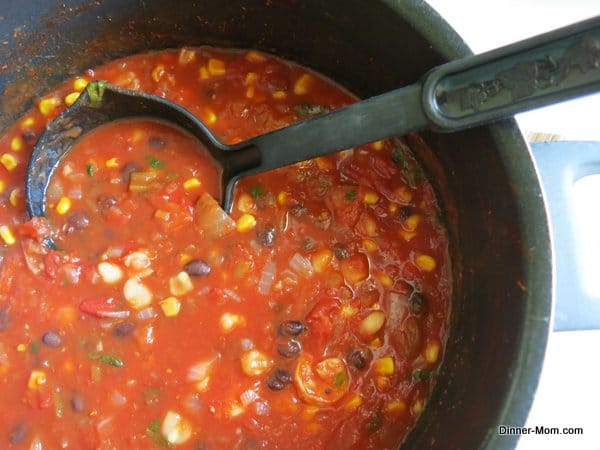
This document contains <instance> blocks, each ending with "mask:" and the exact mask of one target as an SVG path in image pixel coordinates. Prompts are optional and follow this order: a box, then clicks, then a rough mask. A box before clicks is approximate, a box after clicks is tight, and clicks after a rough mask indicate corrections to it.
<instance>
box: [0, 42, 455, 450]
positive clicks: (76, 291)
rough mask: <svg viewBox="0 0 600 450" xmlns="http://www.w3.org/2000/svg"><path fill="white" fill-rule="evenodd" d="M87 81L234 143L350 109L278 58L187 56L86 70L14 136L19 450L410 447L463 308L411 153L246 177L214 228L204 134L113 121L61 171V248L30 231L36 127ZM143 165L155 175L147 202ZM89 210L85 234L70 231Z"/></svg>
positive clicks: (8, 395) (7, 285) (141, 58)
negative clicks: (170, 104)
mask: <svg viewBox="0 0 600 450" xmlns="http://www.w3.org/2000/svg"><path fill="white" fill-rule="evenodd" d="M249 74H250V75H249ZM91 79H106V80H108V81H109V82H112V83H115V84H119V85H121V86H124V87H128V88H134V89H142V90H144V91H148V92H152V93H155V94H158V95H163V96H165V97H167V98H169V99H171V100H174V101H176V102H178V103H180V104H181V105H182V106H184V107H186V108H188V109H190V110H191V111H192V112H193V113H195V114H196V115H198V117H199V118H200V119H201V120H203V121H205V123H207V125H208V126H209V127H210V129H211V130H212V131H213V132H214V133H215V135H216V136H217V137H218V138H219V139H222V140H223V141H224V142H227V143H233V142H237V141H240V140H244V139H247V138H249V137H251V136H254V135H257V134H260V133H263V132H266V131H270V130H272V129H275V128H278V127H281V126H284V125H286V124H288V123H292V122H294V121H297V120H300V119H302V118H305V117H307V116H310V115H313V114H319V113H322V112H324V111H325V110H329V109H334V108H338V107H340V106H343V105H345V104H348V103H351V102H353V101H354V97H352V96H351V95H350V94H348V93H347V92H346V91H344V90H343V89H341V88H339V87H338V86H336V85H334V84H333V83H331V82H330V81H328V80H326V79H324V78H322V77H320V76H318V75H316V74H314V73H312V72H309V71H307V70H306V69H304V68H302V67H300V66H297V65H294V64H291V63H288V62H286V61H282V60H280V59H276V58H274V57H271V56H267V55H263V54H262V53H257V52H254V51H247V52H246V51H231V50H219V49H214V48H198V49H183V50H179V51H164V52H158V53H152V54H144V55H136V56H132V57H128V58H124V59H122V60H118V61H114V62H111V63H108V64H106V65H105V66H102V67H100V68H97V69H94V70H90V71H88V72H87V73H86V74H85V76H84V77H82V78H79V79H74V80H69V81H67V82H65V83H64V84H63V85H62V86H60V87H59V88H58V89H57V90H56V91H55V92H53V93H51V94H49V95H48V96H46V97H44V99H42V101H41V102H39V103H38V105H37V106H38V107H37V108H35V109H33V110H31V111H30V112H28V113H27V115H26V116H24V118H22V119H21V120H20V121H19V122H18V123H17V124H15V126H14V127H13V128H11V129H10V130H8V132H7V133H6V134H5V135H4V136H3V137H1V138H0V148H1V149H10V150H7V151H6V153H8V154H10V155H13V156H14V157H15V158H16V160H17V165H16V166H15V167H14V168H12V170H8V169H7V170H4V169H2V168H0V170H2V171H3V173H2V180H3V181H4V183H5V185H4V193H5V194H4V195H5V197H4V198H3V199H2V200H3V201H1V202H0V225H5V226H6V229H4V232H3V233H0V237H1V238H2V241H0V243H3V244H4V260H3V264H2V268H1V271H0V295H1V297H0V339H1V340H0V385H2V391H3V393H5V394H4V395H3V397H2V400H0V402H2V405H3V407H2V409H3V411H5V413H4V414H3V415H2V416H1V417H0V429H3V430H6V433H7V434H8V438H7V439H8V440H7V441H6V443H7V444H3V445H8V446H9V448H13V447H14V448H17V447H18V446H19V445H30V444H31V443H32V442H35V440H39V442H41V443H43V444H44V448H46V446H48V447H49V448H58V447H60V446H64V445H67V446H68V447H71V448H98V449H112V448H132V449H135V448H140V449H141V448H154V447H161V446H169V445H172V444H175V446H176V447H177V448H206V449H232V448H254V447H257V448H280V449H294V448H303V449H311V448H314V449H321V448H356V449H359V448H360V449H369V448H373V449H384V448H396V447H397V446H398V445H399V443H400V442H401V441H402V440H403V439H404V437H405V436H406V434H407V433H408V431H409V430H410V428H411V427H412V425H413V424H414V422H415V420H416V419H417V418H418V416H419V415H420V413H421V411H422V409H423V407H424V404H425V402H426V401H427V396H428V394H429V392H430V390H431V387H432V384H433V382H434V379H435V378H434V377H435V371H436V369H437V367H438V365H439V362H440V360H441V355H442V354H443V346H444V343H445V340H446V333H447V323H448V315H449V307H450V306H449V303H450V295H451V278H450V273H451V271H450V259H449V255H448V246H447V237H446V233H445V230H444V228H443V226H442V225H441V224H440V221H439V215H440V211H439V207H438V206H437V203H436V199H435V195H434V192H433V190H432V188H431V186H430V184H429V183H428V182H427V180H426V179H425V178H424V177H423V174H422V172H421V170H420V168H419V166H418V164H417V163H416V161H415V160H414V158H413V157H412V155H411V153H410V150H409V149H408V147H407V146H406V144H404V143H403V141H401V140H389V141H382V142H378V143H374V144H370V145H366V146H363V147H359V148H356V149H354V150H349V151H343V152H340V153H338V154H335V155H331V156H328V157H324V158H319V159H317V160H313V161H308V162H305V163H300V164H297V165H294V166H290V167H287V168H282V169H279V170H276V171H272V172H269V173H265V174H260V175H257V176H253V177H250V178H247V179H244V180H242V181H241V182H240V183H239V184H238V186H237V187H236V195H235V202H234V209H233V212H232V216H231V217H232V219H233V220H232V221H231V222H227V221H224V223H225V225H223V226H222V227H221V226H219V227H215V224H214V223H210V220H208V219H207V218H211V220H212V219H215V218H216V219H217V220H221V219H223V217H222V216H220V215H219V214H218V210H217V209H216V208H215V206H214V204H211V203H210V202H209V201H208V200H207V193H208V194H213V195H214V194H215V193H216V180H217V178H216V175H217V174H216V172H215V171H213V170H210V169H211V167H212V166H211V165H210V162H209V161H207V160H206V159H205V158H204V157H203V156H202V153H201V152H198V151H197V150H196V149H195V148H194V143H193V142H191V140H190V139H191V138H189V137H187V136H186V135H184V134H182V133H179V132H177V131H175V130H173V129H170V128H169V127H166V126H165V125H162V124H157V123H153V122H140V121H130V122H120V123H117V124H111V125H108V126H106V127H104V128H101V129H99V130H97V131H95V132H94V133H92V134H90V135H88V136H86V137H84V138H83V139H82V140H81V141H80V142H78V144H77V145H76V148H74V149H73V150H72V152H71V153H70V154H69V155H67V157H66V158H65V160H64V161H63V162H62V163H61V166H60V167H59V168H58V169H57V172H56V174H55V176H54V179H53V180H52V183H53V188H52V189H53V193H52V194H51V195H49V199H48V207H49V221H50V223H51V224H52V227H53V229H54V230H58V231H59V234H58V236H57V238H56V241H57V243H58V244H59V245H60V248H61V250H60V251H56V252H55V251H49V250H47V249H45V248H44V247H41V246H40V245H39V243H38V242H37V240H39V236H38V234H40V233H38V232H37V231H36V230H39V226H37V227H36V226H31V223H27V222H26V219H27V218H26V214H25V210H24V201H23V199H22V195H21V193H22V190H23V175H24V166H25V162H26V159H27V157H28V155H29V152H30V150H31V146H32V145H33V143H34V141H35V135H38V134H39V133H40V131H41V129H42V128H43V126H44V125H45V123H46V122H47V121H48V120H51V118H53V117H54V116H55V115H56V114H58V113H59V112H60V110H62V108H63V107H64V105H63V103H64V101H63V99H64V98H65V97H66V96H67V95H68V94H70V93H71V92H72V91H73V92H77V90H80V89H82V88H83V85H84V82H83V81H81V80H91ZM48 99H57V100H56V101H51V102H50V106H51V107H49V108H46V107H45V106H48V104H47V103H44V100H48ZM59 103H60V104H59ZM44 105H45V106H44ZM32 122H33V123H32ZM15 138H18V139H20V142H21V148H19V149H18V150H15V148H16V146H13V145H12V144H13V141H14V139H15ZM113 158H116V159H114V160H113ZM111 161H112V162H111ZM4 162H6V161H4ZM4 162H3V161H2V160H0V163H2V164H3V165H4V168H5V169H6V168H7V166H6V164H4ZM128 163H129V164H130V165H129V168H132V166H131V163H135V165H136V167H133V172H138V173H149V172H152V173H155V174H156V175H155V177H156V178H153V179H152V180H151V182H150V183H146V184H145V182H142V183H141V190H138V188H139V186H138V188H134V189H133V190H132V189H131V187H132V178H131V175H129V171H128V170H125V172H124V168H125V167H126V165H127V164H128ZM9 166H10V164H9ZM128 175H129V178H128ZM151 177H154V175H152V176H151ZM134 178H135V177H134ZM146 178H147V177H146ZM190 179H197V180H198V181H199V182H198V183H196V182H193V183H192V184H190V185H188V187H187V188H185V187H184V183H185V182H186V181H188V180H190ZM156 180H158V181H156ZM146 181H147V179H146ZM134 186H137V185H136V184H135V183H134ZM15 189H17V190H18V191H17V193H16V194H11V193H12V192H13V191H14V190H15ZM74 193H75V194H74ZM79 196H80V197H81V198H78V197H79ZM62 197H68V198H69V201H68V202H66V203H65V201H63V207H64V205H65V204H68V208H67V210H66V211H64V212H63V214H60V213H59V211H58V210H57V208H58V205H59V204H60V202H61V198H62ZM99 197H100V198H99ZM107 197H113V198H114V199H115V200H116V203H114V204H112V203H113V202H112V201H110V202H109V203H110V204H109V205H108V207H106V205H105V200H106V198H107ZM115 208H118V209H119V211H120V213H121V214H119V211H115V210H114V209H115ZM58 209H60V208H58ZM82 212H83V213H85V214H84V216H85V217H86V218H87V223H86V224H85V225H84V226H80V227H73V223H72V221H73V219H72V216H73V215H74V214H76V213H78V214H79V219H81V217H82ZM163 213H165V214H163ZM213 213H215V214H216V215H213ZM223 220H225V219H223ZM207 221H208V222H209V223H207ZM221 225H222V224H221ZM6 230H8V231H9V233H10V234H6ZM215 230H216V231H215ZM0 231H2V229H0ZM36 233H37V234H36ZM11 235H12V237H13V239H10V236H11ZM32 238H33V239H32ZM36 239H37V240H36ZM132 255H133V256H132ZM190 261H195V263H194V264H195V266H193V267H192V266H189V265H188V266H186V264H188V263H190ZM198 261H200V263H198ZM101 263H104V266H102V268H103V269H104V270H101V266H100V264H101ZM107 264H108V265H107ZM186 268H187V269H186ZM208 268H210V270H208ZM186 270H188V271H189V272H190V273H193V274H195V275H191V276H185V275H183V276H179V275H180V274H181V273H187V272H186ZM271 273H273V275H272V276H270V274H271ZM130 279H133V280H134V282H132V283H130V285H129V288H132V289H133V291H132V292H133V293H134V295H130V296H127V295H126V294H125V291H126V288H125V285H126V284H127V283H129V280H130ZM173 280H174V281H173ZM190 285H191V287H190ZM173 286H174V287H173ZM140 290H141V291H140ZM140 292H141V293H140ZM148 293H150V294H151V296H152V298H151V299H150V300H148V298H147V295H148ZM132 298H133V300H132ZM140 299H141V300H140ZM173 299H174V300H173ZM382 318H383V324H381V322H382V321H381V319H382ZM378 327H380V328H378ZM373 329H375V331H372V330H373ZM370 330H371V331H370ZM48 332H51V334H50V335H47V333H48ZM52 333H53V334H52ZM54 334H56V335H58V337H59V338H58V341H60V342H58V345H56V344H57V342H56V341H57V339H56V336H54ZM53 339H54V340H53ZM46 341H47V342H49V343H50V344H53V345H54V346H53V345H48V344H47V343H45V342H46ZM277 370H279V372H278V371H277ZM35 371H38V372H35ZM32 373H33V374H34V375H32ZM40 373H41V375H40ZM36 374H37V377H38V378H36ZM290 377H291V378H292V381H291V382H290V380H289V378H290ZM32 380H33V381H32ZM36 380H37V381H38V382H36ZM42 380H43V382H42ZM9 405H10V407H9ZM169 412H171V413H169ZM174 414H176V415H178V416H175V415H174ZM173 418H175V419H174V422H175V425H173V424H171V431H172V434H171V435H169V434H168V433H166V432H165V430H164V427H165V423H166V422H169V420H171V419H173ZM178 418H180V419H181V421H180V422H179V423H176V422H177V420H178ZM167 428H168V427H167ZM173 430H175V431H173ZM177 433H179V434H177ZM184 438H185V439H184ZM169 440H170V441H171V442H169ZM179 441H182V442H179ZM202 446H204V447H202Z"/></svg>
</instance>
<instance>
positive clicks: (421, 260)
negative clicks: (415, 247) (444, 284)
mask: <svg viewBox="0 0 600 450" xmlns="http://www.w3.org/2000/svg"><path fill="white" fill-rule="evenodd" d="M415 263H416V264H417V267H418V268H419V269H421V270H424V271H425V272H431V271H433V270H435V267H436V262H435V259H433V257H431V256H429V255H419V256H417V258H416V259H415Z"/></svg>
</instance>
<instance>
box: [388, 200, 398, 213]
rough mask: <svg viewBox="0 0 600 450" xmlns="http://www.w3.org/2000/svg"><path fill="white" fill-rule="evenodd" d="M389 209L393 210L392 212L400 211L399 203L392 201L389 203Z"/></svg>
mask: <svg viewBox="0 0 600 450" xmlns="http://www.w3.org/2000/svg"><path fill="white" fill-rule="evenodd" d="M388 211H389V212H391V213H392V214H394V213H396V212H398V205H397V204H396V203H390V204H389V205H388Z"/></svg>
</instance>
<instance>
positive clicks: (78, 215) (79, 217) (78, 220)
mask: <svg viewBox="0 0 600 450" xmlns="http://www.w3.org/2000/svg"><path fill="white" fill-rule="evenodd" d="M89 224H90V217H89V216H88V215H87V213H86V212H85V211H77V212H74V213H73V214H71V215H70V216H69V218H68V219H67V225H68V227H69V228H72V229H73V230H83V229H84V228H86V227H87V226H88V225H89Z"/></svg>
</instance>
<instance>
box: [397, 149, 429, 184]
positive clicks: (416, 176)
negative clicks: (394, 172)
mask: <svg viewBox="0 0 600 450" xmlns="http://www.w3.org/2000/svg"><path fill="white" fill-rule="evenodd" d="M392 161H394V162H395V163H396V164H398V165H399V166H400V170H402V175H403V176H404V178H405V179H406V181H407V182H408V184H409V185H410V186H412V187H415V186H416V185H417V184H418V183H419V181H420V180H421V179H422V175H423V174H422V173H421V170H420V168H419V166H418V165H417V164H416V162H415V161H414V160H412V158H410V157H408V156H407V155H406V153H405V151H404V150H402V149H401V148H399V147H396V148H394V149H393V150H392Z"/></svg>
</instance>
